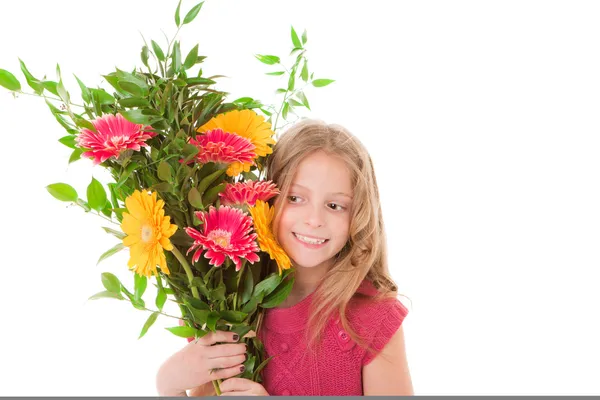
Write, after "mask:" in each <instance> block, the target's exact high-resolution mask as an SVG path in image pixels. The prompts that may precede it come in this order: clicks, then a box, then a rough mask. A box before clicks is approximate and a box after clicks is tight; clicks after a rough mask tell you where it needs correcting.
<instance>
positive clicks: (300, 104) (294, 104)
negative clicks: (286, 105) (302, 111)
mask: <svg viewBox="0 0 600 400" xmlns="http://www.w3.org/2000/svg"><path fill="white" fill-rule="evenodd" d="M289 102H290V104H292V105H293V106H295V107H304V104H302V103H300V102H299V101H298V100H294V99H289Z"/></svg>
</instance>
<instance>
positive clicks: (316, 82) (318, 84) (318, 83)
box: [312, 79, 335, 87]
mask: <svg viewBox="0 0 600 400" xmlns="http://www.w3.org/2000/svg"><path fill="white" fill-rule="evenodd" d="M332 82H335V81H334V80H333V79H315V80H314V81H312V84H313V86H314V87H323V86H327V85H329V84H330V83H332Z"/></svg>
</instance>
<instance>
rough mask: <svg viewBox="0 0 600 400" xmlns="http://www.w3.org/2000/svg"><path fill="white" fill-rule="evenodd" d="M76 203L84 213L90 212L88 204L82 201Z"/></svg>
mask: <svg viewBox="0 0 600 400" xmlns="http://www.w3.org/2000/svg"><path fill="white" fill-rule="evenodd" d="M76 203H77V205H78V206H80V207H81V208H83V210H84V211H85V212H90V211H91V210H92V208H91V207H90V206H89V205H88V203H87V202H86V201H85V200H83V199H77V201H76Z"/></svg>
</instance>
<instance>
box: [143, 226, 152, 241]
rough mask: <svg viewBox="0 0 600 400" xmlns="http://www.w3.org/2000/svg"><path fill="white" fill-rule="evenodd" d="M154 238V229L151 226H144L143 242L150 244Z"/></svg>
mask: <svg viewBox="0 0 600 400" xmlns="http://www.w3.org/2000/svg"><path fill="white" fill-rule="evenodd" d="M152 236H153V229H152V227H151V226H150V225H144V226H142V240H143V241H144V242H146V243H147V242H149V241H150V240H151V239H152Z"/></svg>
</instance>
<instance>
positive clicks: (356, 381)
mask: <svg viewBox="0 0 600 400" xmlns="http://www.w3.org/2000/svg"><path fill="white" fill-rule="evenodd" d="M358 292H360V293H363V294H367V295H369V296H372V295H374V294H375V293H377V289H375V287H374V286H373V285H372V284H371V283H370V282H369V281H366V280H365V281H363V282H362V284H361V286H360V287H359V289H358ZM313 295H314V292H313V293H311V294H310V295H308V296H307V297H305V298H304V299H303V300H302V301H300V302H299V303H297V304H295V305H294V306H292V307H288V308H273V309H269V310H267V311H266V313H265V319H264V324H263V329H262V330H261V332H260V333H259V337H260V338H261V340H262V341H263V343H264V345H265V350H266V353H267V357H271V356H274V357H273V358H272V359H271V360H270V361H269V363H268V364H267V366H266V367H265V369H264V371H263V376H264V383H263V385H264V386H265V389H266V390H267V392H268V393H269V394H270V395H283V396H331V395H338V396H339V395H348V396H360V395H363V390H362V367H363V366H364V365H367V364H368V363H369V362H371V361H372V360H373V358H375V357H376V355H377V353H378V352H379V351H381V350H382V349H383V347H384V346H385V345H386V344H387V343H388V342H389V340H390V339H391V337H392V336H393V335H394V333H396V331H397V330H398V328H399V327H400V325H401V324H402V321H403V320H404V318H405V317H406V315H407V314H408V310H407V309H406V307H404V306H403V305H402V303H401V302H400V301H399V300H397V299H392V300H386V301H384V302H381V303H374V302H373V301H371V300H370V299H369V298H366V299H359V298H358V296H355V297H354V298H353V299H352V300H351V301H350V303H349V305H348V307H347V318H348V320H349V323H350V326H351V327H352V329H354V330H355V331H356V332H357V333H358V334H359V335H360V336H362V337H363V338H365V339H366V341H367V343H368V344H369V345H370V346H371V347H372V348H373V349H374V350H375V354H370V353H368V352H367V351H366V350H364V349H363V348H361V347H360V346H358V345H357V344H356V343H355V342H354V341H353V340H352V339H350V336H349V335H348V334H347V333H346V332H345V331H344V329H343V328H342V325H341V322H340V321H339V318H337V317H333V318H331V319H330V320H329V322H328V324H327V327H326V330H325V333H324V335H323V345H322V349H321V351H322V352H321V354H320V355H319V356H318V357H314V356H313V354H312V353H311V352H310V351H309V350H307V343H306V338H305V333H306V326H307V322H308V316H309V314H308V313H309V306H310V304H311V301H312V298H313Z"/></svg>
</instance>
